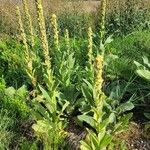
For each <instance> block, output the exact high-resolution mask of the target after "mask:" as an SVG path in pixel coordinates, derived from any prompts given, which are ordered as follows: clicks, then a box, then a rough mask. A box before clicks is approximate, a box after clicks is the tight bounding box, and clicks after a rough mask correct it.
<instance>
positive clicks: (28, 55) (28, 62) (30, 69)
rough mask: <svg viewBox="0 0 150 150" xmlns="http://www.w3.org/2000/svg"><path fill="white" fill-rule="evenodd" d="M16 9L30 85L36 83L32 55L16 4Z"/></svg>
mask: <svg viewBox="0 0 150 150" xmlns="http://www.w3.org/2000/svg"><path fill="white" fill-rule="evenodd" d="M16 11H17V16H18V23H19V29H20V32H21V38H22V41H23V44H24V46H25V52H24V53H25V63H26V65H27V68H26V72H27V74H28V76H29V77H30V79H31V82H32V85H33V86H35V85H36V78H35V77H34V74H33V66H32V57H31V53H30V51H29V47H28V44H27V38H26V34H25V31H24V27H23V23H22V17H21V13H20V9H19V7H18V6H17V7H16Z"/></svg>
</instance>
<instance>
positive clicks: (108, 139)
mask: <svg viewBox="0 0 150 150" xmlns="http://www.w3.org/2000/svg"><path fill="white" fill-rule="evenodd" d="M112 139H113V136H112V135H110V134H105V136H104V138H103V139H102V140H101V144H100V147H101V149H103V148H106V147H107V146H108V145H109V144H110V143H111V141H112Z"/></svg>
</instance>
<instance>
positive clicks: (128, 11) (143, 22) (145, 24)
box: [106, 0, 149, 35]
mask: <svg viewBox="0 0 150 150" xmlns="http://www.w3.org/2000/svg"><path fill="white" fill-rule="evenodd" d="M142 3H144V2H141V0H132V1H131V0H125V1H122V0H119V1H118V5H119V6H118V7H119V8H117V6H116V9H114V11H112V12H110V13H108V16H107V25H106V27H107V30H108V33H109V34H110V33H114V32H116V34H117V35H127V34H129V33H131V32H133V31H137V30H141V29H146V28H147V29H149V10H148V9H146V8H144V7H142ZM116 5H117V4H116Z"/></svg>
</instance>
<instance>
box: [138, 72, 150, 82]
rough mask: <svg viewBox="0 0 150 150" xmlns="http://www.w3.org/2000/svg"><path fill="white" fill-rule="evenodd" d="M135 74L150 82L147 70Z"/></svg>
mask: <svg viewBox="0 0 150 150" xmlns="http://www.w3.org/2000/svg"><path fill="white" fill-rule="evenodd" d="M136 72H137V74H138V75H139V76H140V77H142V78H145V79H147V80H149V81H150V71H148V70H137V71H136Z"/></svg>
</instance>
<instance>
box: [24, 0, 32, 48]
mask: <svg viewBox="0 0 150 150" xmlns="http://www.w3.org/2000/svg"><path fill="white" fill-rule="evenodd" d="M23 8H24V12H25V17H26V24H27V28H28V30H29V34H30V40H31V46H32V48H33V46H34V32H33V24H32V18H31V15H30V14H29V9H28V5H27V1H26V0H23Z"/></svg>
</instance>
